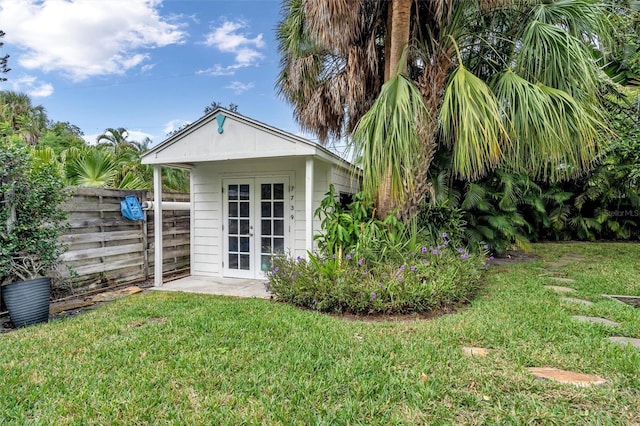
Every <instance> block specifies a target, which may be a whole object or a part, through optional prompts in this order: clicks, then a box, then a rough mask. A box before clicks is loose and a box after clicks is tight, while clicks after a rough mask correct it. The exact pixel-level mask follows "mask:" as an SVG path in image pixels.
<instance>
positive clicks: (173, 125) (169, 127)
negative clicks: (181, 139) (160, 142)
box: [162, 119, 191, 135]
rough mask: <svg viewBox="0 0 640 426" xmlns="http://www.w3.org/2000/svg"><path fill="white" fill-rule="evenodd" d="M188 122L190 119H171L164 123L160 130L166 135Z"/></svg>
mask: <svg viewBox="0 0 640 426" xmlns="http://www.w3.org/2000/svg"><path fill="white" fill-rule="evenodd" d="M188 124H191V122H190V121H185V120H180V119H176V120H171V121H169V122H168V123H167V124H165V125H164V129H162V131H163V132H164V134H165V135H168V134H169V133H171V132H174V131H176V130H178V129H179V128H181V127H183V126H186V125H188Z"/></svg>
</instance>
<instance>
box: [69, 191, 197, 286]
mask: <svg viewBox="0 0 640 426" xmlns="http://www.w3.org/2000/svg"><path fill="white" fill-rule="evenodd" d="M72 191H73V196H72V197H71V198H70V199H69V200H68V201H67V202H66V203H65V206H64V207H65V209H66V210H67V211H68V212H69V216H68V221H69V229H68V230H67V232H66V235H64V236H63V237H62V240H63V241H64V242H65V243H66V244H68V250H67V252H66V253H65V254H64V255H63V260H64V262H65V264H67V265H68V266H70V267H71V268H72V270H73V271H75V275H74V276H73V277H72V278H71V281H72V282H73V286H74V287H75V288H80V289H92V288H98V287H108V286H114V285H118V284H122V283H125V282H132V281H141V280H145V279H148V278H150V277H151V276H153V258H154V257H153V241H154V238H153V231H154V222H153V212H148V213H147V214H146V216H147V220H145V221H132V220H128V219H125V218H124V217H122V214H121V213H120V201H122V200H124V198H125V196H127V195H135V196H136V197H137V198H138V200H140V201H141V202H142V201H144V200H151V199H153V192H151V191H129V190H112V189H97V188H73V189H72ZM163 200H164V201H189V194H177V193H167V194H164V195H163ZM162 222H163V247H165V249H164V259H163V260H164V262H163V264H164V275H170V274H176V273H187V272H188V271H189V262H190V259H189V256H190V248H189V247H190V217H189V211H172V210H166V211H164V212H163V217H162Z"/></svg>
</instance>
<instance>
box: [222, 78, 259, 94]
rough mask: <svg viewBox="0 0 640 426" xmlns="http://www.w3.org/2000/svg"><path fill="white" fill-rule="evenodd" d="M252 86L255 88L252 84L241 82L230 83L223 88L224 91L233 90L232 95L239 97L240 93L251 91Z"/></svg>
mask: <svg viewBox="0 0 640 426" xmlns="http://www.w3.org/2000/svg"><path fill="white" fill-rule="evenodd" d="M253 86H255V84H253V82H250V83H243V82H241V81H232V82H231V84H229V85H228V86H225V89H231V90H233V93H235V94H236V95H239V94H240V93H243V92H246V91H247V90H250V89H253Z"/></svg>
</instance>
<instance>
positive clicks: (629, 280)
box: [0, 243, 640, 425]
mask: <svg viewBox="0 0 640 426" xmlns="http://www.w3.org/2000/svg"><path fill="white" fill-rule="evenodd" d="M535 250H536V253H537V254H538V255H539V256H541V259H540V260H538V261H534V262H527V263H518V264H511V265H506V266H495V267H493V268H492V269H491V272H490V273H489V275H488V277H487V283H486V285H485V286H484V287H483V289H482V290H481V292H480V294H478V295H477V297H476V298H475V300H474V301H473V303H472V304H471V306H470V307H468V308H466V309H464V310H462V311H461V312H459V313H456V314H453V315H447V316H444V317H440V318H437V319H434V320H429V321H407V322H361V321H345V320H342V319H339V318H335V317H330V316H327V315H323V314H319V313H316V312H308V311H301V310H298V309H296V308H293V307H290V306H285V305H282V304H279V303H274V302H270V301H267V300H239V299H230V298H224V297H215V296H203V295H193V294H176V293H163V292H148V293H145V294H143V295H136V296H130V297H128V298H125V299H122V300H119V301H116V302H114V303H111V304H108V305H105V306H103V307H101V308H99V309H97V310H95V311H91V312H89V313H86V314H82V315H80V316H78V317H75V318H69V319H65V320H60V321H55V322H53V323H49V324H45V325H42V326H35V327H31V328H27V329H22V330H17V331H13V332H11V333H7V334H4V335H0V378H1V385H0V424H2V425H5V424H20V425H22V424H29V423H33V424H56V425H61V424H114V423H117V424H212V425H213V424H368V425H369V424H373V425H375V424H379V425H393V424H449V423H452V424H521V423H522V424H524V423H527V424H528V423H538V424H540V423H541V424H564V425H571V424H636V423H640V351H639V350H637V349H633V348H631V347H623V346H618V345H616V344H613V343H611V342H609V341H608V340H607V339H606V337H608V336H613V335H622V336H627V337H640V310H638V309H633V308H631V307H629V306H625V305H622V304H620V303H617V302H614V301H611V300H607V299H603V298H600V297H599V295H600V294H601V293H609V294H630V295H640V269H639V264H640V262H639V259H640V244H577V243H576V244H545V245H537V246H535ZM569 255H570V256H569ZM562 256H565V262H564V263H565V265H561V266H560V267H557V269H559V270H560V272H561V274H560V275H562V276H565V277H568V278H573V279H575V280H576V281H575V282H574V283H571V284H560V285H569V286H571V287H573V288H575V289H576V290H577V292H576V293H575V295H572V296H575V297H580V298H584V299H588V300H591V301H593V302H595V304H594V305H593V306H583V305H578V304H569V303H563V302H561V301H560V300H559V297H560V296H559V295H557V294H555V293H554V292H553V291H551V290H548V289H545V288H544V287H543V286H544V285H547V284H556V285H558V283H553V282H550V281H549V280H548V279H546V278H545V277H542V276H540V274H541V273H542V271H541V270H540V269H539V268H541V267H542V268H544V267H545V265H548V264H549V263H551V262H553V261H554V260H555V259H557V258H558V257H561V258H562ZM556 266H557V265H556ZM571 315H589V316H602V317H605V318H608V319H610V320H613V321H617V322H619V323H620V324H621V326H620V327H619V328H617V329H616V328H613V329H612V328H607V327H606V326H603V325H597V324H590V323H582V322H577V321H574V320H572V319H571ZM462 346H481V347H485V348H489V349H491V352H490V353H489V355H488V356H486V357H468V356H466V355H464V354H463V352H462V350H461V347H462ZM535 366H540V367H543V366H548V367H557V368H562V369H566V370H573V371H578V372H582V373H591V374H596V375H599V376H601V377H605V378H606V379H608V380H609V383H608V384H606V385H604V386H599V387H587V388H580V387H575V386H571V385H561V384H556V383H553V382H545V381H540V380H537V379H534V378H533V377H532V376H531V375H529V374H528V373H527V371H526V370H525V368H526V367H535Z"/></svg>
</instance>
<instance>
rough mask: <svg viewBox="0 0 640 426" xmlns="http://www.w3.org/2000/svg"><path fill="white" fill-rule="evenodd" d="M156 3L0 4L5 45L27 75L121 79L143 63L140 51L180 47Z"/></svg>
mask: <svg viewBox="0 0 640 426" xmlns="http://www.w3.org/2000/svg"><path fill="white" fill-rule="evenodd" d="M159 5H160V1H159V0H109V1H96V0H71V1H69V0H66V1H63V0H0V22H2V29H3V30H4V31H5V32H6V33H7V35H6V36H5V40H4V41H6V42H7V43H11V44H13V45H16V46H19V47H20V48H21V49H22V53H20V54H19V55H18V62H19V63H20V65H22V66H23V67H25V68H28V69H39V70H43V71H58V72H62V73H64V74H66V75H69V76H70V77H71V78H72V79H74V80H83V79H85V78H88V77H91V76H99V75H109V74H123V73H124V72H126V71H127V70H128V69H131V68H134V67H136V66H138V65H140V64H142V63H143V62H144V61H146V60H147V59H148V58H149V54H148V53H145V52H144V50H145V49H151V48H155V47H162V46H167V45H170V44H179V43H182V42H183V41H184V39H185V37H186V34H185V32H183V31H182V29H181V28H182V27H181V25H180V24H176V23H173V22H170V21H169V20H167V19H164V18H163V17H161V16H160V15H159V13H158V6H159Z"/></svg>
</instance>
